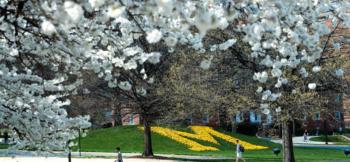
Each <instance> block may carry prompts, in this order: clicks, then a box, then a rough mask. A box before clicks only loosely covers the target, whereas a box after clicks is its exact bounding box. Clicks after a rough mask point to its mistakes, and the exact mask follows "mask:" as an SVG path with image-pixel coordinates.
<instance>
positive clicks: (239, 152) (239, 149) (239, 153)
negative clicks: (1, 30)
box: [236, 140, 245, 162]
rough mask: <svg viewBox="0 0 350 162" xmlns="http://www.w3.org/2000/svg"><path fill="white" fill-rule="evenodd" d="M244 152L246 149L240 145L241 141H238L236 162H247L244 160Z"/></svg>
mask: <svg viewBox="0 0 350 162" xmlns="http://www.w3.org/2000/svg"><path fill="white" fill-rule="evenodd" d="M243 152H244V147H243V146H242V145H241V144H239V140H236V162H238V161H239V160H242V161H244V162H245V159H244V158H243Z"/></svg>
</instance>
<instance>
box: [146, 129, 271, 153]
mask: <svg viewBox="0 0 350 162" xmlns="http://www.w3.org/2000/svg"><path fill="white" fill-rule="evenodd" d="M190 128H191V130H192V131H193V132H194V133H188V132H181V131H176V130H172V129H169V128H163V127H152V128H151V131H152V132H155V133H158V134H160V135H162V136H165V137H168V138H171V139H172V140H174V141H177V142H179V143H182V144H184V145H186V146H188V147H189V149H190V150H193V151H217V150H219V149H218V148H216V147H212V146H204V145H201V144H199V143H198V142H195V141H192V140H190V139H188V138H192V139H197V140H202V141H206V142H210V143H214V144H217V145H219V143H218V142H217V141H216V140H215V138H214V137H213V136H215V137H217V138H221V139H223V140H225V141H227V142H230V143H233V144H236V140H237V138H234V137H232V136H229V135H226V134H223V133H220V132H218V131H215V130H214V129H213V128H211V127H207V126H190ZM140 129H143V128H140ZM186 137H187V138H186ZM240 144H241V145H242V146H243V147H244V148H245V149H246V150H261V149H267V147H265V146H259V145H254V144H251V143H248V142H245V141H241V140H240Z"/></svg>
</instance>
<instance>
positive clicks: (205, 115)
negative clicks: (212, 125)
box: [202, 114, 209, 124]
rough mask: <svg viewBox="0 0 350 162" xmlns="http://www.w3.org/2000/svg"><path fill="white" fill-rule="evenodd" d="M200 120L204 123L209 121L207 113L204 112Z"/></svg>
mask: <svg viewBox="0 0 350 162" xmlns="http://www.w3.org/2000/svg"><path fill="white" fill-rule="evenodd" d="M202 120H203V123H206V124H207V123H209V114H204V115H203V119H202Z"/></svg>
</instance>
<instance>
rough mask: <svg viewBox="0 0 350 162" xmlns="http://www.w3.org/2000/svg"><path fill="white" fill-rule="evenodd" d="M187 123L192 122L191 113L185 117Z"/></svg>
mask: <svg viewBox="0 0 350 162" xmlns="http://www.w3.org/2000/svg"><path fill="white" fill-rule="evenodd" d="M186 121H187V123H188V124H192V122H193V121H192V115H188V117H187V119H186Z"/></svg>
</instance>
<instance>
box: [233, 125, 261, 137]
mask: <svg viewBox="0 0 350 162" xmlns="http://www.w3.org/2000/svg"><path fill="white" fill-rule="evenodd" d="M258 129H259V124H252V123H239V124H238V125H237V133H241V134H245V135H252V136H254V135H255V134H256V133H257V132H258Z"/></svg>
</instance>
